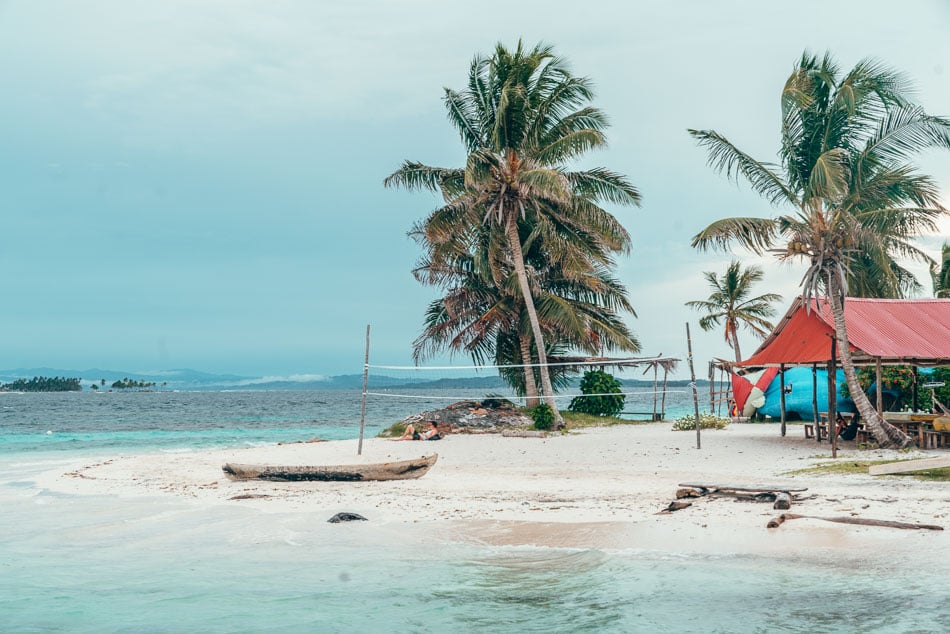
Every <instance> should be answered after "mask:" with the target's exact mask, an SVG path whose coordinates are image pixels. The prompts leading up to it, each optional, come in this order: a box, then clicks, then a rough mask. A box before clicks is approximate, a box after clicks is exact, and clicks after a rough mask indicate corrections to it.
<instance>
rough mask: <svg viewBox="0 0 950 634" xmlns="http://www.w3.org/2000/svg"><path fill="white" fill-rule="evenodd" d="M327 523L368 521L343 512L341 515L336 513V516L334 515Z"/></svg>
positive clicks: (358, 515)
mask: <svg viewBox="0 0 950 634" xmlns="http://www.w3.org/2000/svg"><path fill="white" fill-rule="evenodd" d="M327 521H328V522H329V523H331V524H339V523H340V522H357V521H363V522H368V521H369V520H367V519H366V518H365V517H363V516H362V515H360V514H359V513H347V512H343V513H337V514H336V515H334V516H333V517H331V518H330V519H328V520H327Z"/></svg>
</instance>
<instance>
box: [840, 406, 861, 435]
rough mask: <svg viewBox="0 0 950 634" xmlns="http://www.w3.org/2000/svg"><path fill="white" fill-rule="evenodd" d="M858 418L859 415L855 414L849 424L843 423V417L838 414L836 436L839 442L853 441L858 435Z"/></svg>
mask: <svg viewBox="0 0 950 634" xmlns="http://www.w3.org/2000/svg"><path fill="white" fill-rule="evenodd" d="M860 417H861V415H860V414H859V413H857V412H855V413H854V416H852V417H851V422H849V423H845V422H844V417H842V416H841V414H838V421H837V422H838V436H839V437H840V438H841V440H854V437H855V436H857V435H858V419H859V418H860Z"/></svg>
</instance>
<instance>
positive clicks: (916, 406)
mask: <svg viewBox="0 0 950 634" xmlns="http://www.w3.org/2000/svg"><path fill="white" fill-rule="evenodd" d="M918 378H919V377H918V373H917V366H916V365H915V366H914V402H913V406H914V408H913V409H914V411H915V412H916V411H918V410H919V409H920V400H919V397H920V392H918V390H917V379H918Z"/></svg>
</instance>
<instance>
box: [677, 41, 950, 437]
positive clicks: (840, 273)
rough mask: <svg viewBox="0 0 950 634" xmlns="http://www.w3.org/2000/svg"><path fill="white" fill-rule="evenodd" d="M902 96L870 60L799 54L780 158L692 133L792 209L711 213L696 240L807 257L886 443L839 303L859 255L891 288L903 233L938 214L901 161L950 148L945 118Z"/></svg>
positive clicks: (902, 88) (785, 106)
mask: <svg viewBox="0 0 950 634" xmlns="http://www.w3.org/2000/svg"><path fill="white" fill-rule="evenodd" d="M907 92H908V84H907V82H906V80H905V79H904V77H903V76H902V75H900V74H899V73H896V72H894V71H891V70H889V69H887V68H885V67H883V66H882V65H880V64H879V63H877V62H874V61H870V60H865V61H861V62H859V63H858V64H857V65H856V66H855V67H854V68H853V69H852V70H851V71H849V72H848V73H847V74H844V75H842V74H841V73H840V71H839V69H838V67H837V65H836V63H835V62H834V61H833V60H832V59H831V57H830V56H829V55H827V54H826V55H825V56H824V57H823V58H821V59H819V58H818V57H816V56H812V55H809V54H808V53H805V54H804V55H803V56H802V58H801V60H800V61H799V62H798V64H797V65H796V67H795V69H794V71H793V72H792V74H791V76H790V77H789V78H788V81H787V82H786V83H785V87H784V90H783V91H782V147H781V150H780V152H779V157H780V162H781V163H780V165H778V166H776V165H774V164H770V163H763V162H759V161H756V160H755V159H753V158H752V157H750V156H749V155H748V154H745V153H743V152H742V151H740V150H739V149H738V148H737V147H736V146H734V145H733V144H732V143H731V142H730V141H728V140H727V139H726V138H725V137H723V136H722V135H720V134H719V133H717V132H715V131H712V130H702V131H700V130H690V131H689V132H690V134H691V135H692V136H693V137H694V138H695V139H697V140H698V141H699V144H700V145H701V146H703V147H705V148H706V150H707V152H708V155H709V163H710V165H711V166H713V167H714V168H715V169H717V170H719V171H721V172H725V173H726V175H727V176H729V177H734V178H737V179H738V176H739V175H740V174H741V175H742V176H743V177H744V178H745V179H746V180H748V181H749V183H750V185H751V186H752V188H753V189H754V190H755V191H756V192H758V193H759V194H760V195H762V196H763V197H765V198H767V199H768V200H769V202H771V203H772V204H779V203H784V204H785V205H787V206H788V207H790V208H791V212H790V213H788V214H785V215H781V216H778V217H776V218H727V219H723V220H719V221H717V222H714V223H712V224H711V225H709V226H708V227H706V228H705V229H704V230H703V231H701V232H700V233H699V234H698V235H696V236H695V238H694V239H693V246H695V247H698V248H700V249H706V248H714V247H720V248H726V247H727V245H729V244H731V243H738V244H739V245H741V246H744V247H746V248H747V249H749V250H751V251H753V252H754V253H757V254H760V255H761V254H764V253H766V252H771V253H773V254H776V255H777V256H778V258H779V259H781V260H788V259H793V258H802V259H804V260H805V261H806V263H807V264H808V269H807V271H806V272H805V276H804V278H803V280H802V286H803V289H804V293H803V294H804V297H805V300H806V302H807V304H806V305H810V304H811V302H810V300H811V298H812V297H814V296H817V295H818V294H819V292H821V293H823V294H824V295H825V296H826V297H827V299H828V300H829V304H830V306H831V310H832V313H833V316H834V322H835V336H836V339H837V342H838V345H837V349H838V351H839V354H840V356H841V364H842V369H843V370H844V374H845V377H846V379H847V382H848V388H849V390H850V392H851V394H852V396H853V397H854V400H855V405H856V406H857V408H858V410H859V411H860V413H861V415H862V416H863V417H864V419H865V421H866V422H867V424H868V426H869V427H870V429H871V431H872V433H873V434H874V436H875V437H876V438H877V439H878V441H879V442H881V444H882V445H884V446H891V445H901V446H906V445H907V444H909V443H910V442H911V440H910V438H909V437H908V436H906V435H905V434H903V433H901V432H900V431H899V430H897V429H896V428H895V427H893V426H892V425H889V424H887V423H886V422H885V421H884V420H883V418H881V416H879V415H878V414H877V412H876V411H875V410H874V408H873V406H872V405H871V403H870V401H869V400H868V398H867V396H866V394H865V393H864V391H863V390H862V389H861V387H860V384H859V383H858V380H857V377H856V375H855V371H854V364H853V362H852V358H851V349H850V347H849V345H848V333H847V328H846V327H845V321H844V304H845V296H846V295H847V294H848V291H849V282H850V281H851V276H852V274H853V272H854V270H855V268H854V263H855V261H856V259H857V258H858V257H861V258H866V259H867V260H868V261H869V262H871V263H873V265H874V269H875V271H876V272H877V274H878V275H880V276H882V277H884V278H888V280H889V281H890V282H891V283H892V285H898V280H897V279H896V276H895V273H894V272H895V270H896V269H895V264H896V263H895V262H894V260H895V258H896V257H900V256H907V255H910V256H919V255H920V251H919V250H918V249H916V248H915V247H914V246H913V245H912V244H911V242H910V240H911V239H912V238H913V237H914V236H916V235H919V234H920V233H921V232H923V231H933V230H934V229H935V221H936V220H937V219H938V218H939V217H940V216H941V215H942V214H945V213H946V210H945V209H944V208H943V207H942V206H941V204H940V202H939V193H938V190H937V187H936V185H935V183H934V181H933V180H932V179H931V178H930V177H928V176H926V175H922V174H919V173H917V172H916V171H915V170H914V168H913V166H912V165H911V164H910V162H909V161H910V159H911V157H913V156H914V155H916V154H917V153H918V152H919V151H920V150H922V149H924V148H928V147H943V148H950V122H948V121H947V120H946V119H942V118H939V117H932V116H929V115H927V114H926V113H925V112H924V111H923V109H922V108H920V107H919V106H917V105H915V104H913V103H911V102H910V101H909V100H908V99H907V97H906V96H905V95H906V94H907ZM773 247H778V248H773Z"/></svg>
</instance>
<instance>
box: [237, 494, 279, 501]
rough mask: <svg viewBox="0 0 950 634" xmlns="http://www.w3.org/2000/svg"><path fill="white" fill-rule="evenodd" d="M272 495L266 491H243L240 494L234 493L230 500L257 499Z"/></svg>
mask: <svg viewBox="0 0 950 634" xmlns="http://www.w3.org/2000/svg"><path fill="white" fill-rule="evenodd" d="M269 497H270V496H269V495H267V494H266V493H242V494H240V495H232V496H231V497H229V498H228V499H229V500H256V499H258V498H269Z"/></svg>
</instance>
